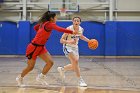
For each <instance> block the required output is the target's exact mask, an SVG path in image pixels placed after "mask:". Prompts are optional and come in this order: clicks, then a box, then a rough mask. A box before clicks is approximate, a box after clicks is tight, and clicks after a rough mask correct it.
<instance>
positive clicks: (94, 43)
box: [88, 39, 98, 50]
mask: <svg viewBox="0 0 140 93" xmlns="http://www.w3.org/2000/svg"><path fill="white" fill-rule="evenodd" d="M88 47H89V48H90V49H93V50H95V49H96V48H97V47H98V41H97V40H96V39H91V40H89V42H88Z"/></svg>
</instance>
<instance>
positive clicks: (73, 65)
mask: <svg viewBox="0 0 140 93" xmlns="http://www.w3.org/2000/svg"><path fill="white" fill-rule="evenodd" d="M72 22H73V25H71V26H69V27H67V29H70V30H73V31H74V30H75V31H78V33H79V34H76V35H75V34H67V33H64V34H63V35H62V37H61V39H60V43H62V44H63V52H64V53H65V55H66V57H68V59H69V60H70V64H68V65H66V66H64V67H58V68H57V70H58V71H59V73H60V76H61V77H62V79H64V78H65V74H64V72H65V71H68V70H72V71H74V72H76V76H77V77H78V80H79V83H78V85H79V86H81V87H86V86H87V84H86V83H85V82H84V80H83V79H82V77H81V75H80V68H79V63H78V61H79V50H78V42H79V39H81V40H84V41H86V42H88V41H89V39H88V38H86V37H85V36H84V35H83V31H84V29H83V28H82V27H81V26H80V23H81V18H80V17H74V18H73V20H72Z"/></svg>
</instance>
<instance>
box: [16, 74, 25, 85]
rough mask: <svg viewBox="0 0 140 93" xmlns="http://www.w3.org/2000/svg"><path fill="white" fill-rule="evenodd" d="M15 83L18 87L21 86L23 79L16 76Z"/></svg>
mask: <svg viewBox="0 0 140 93" xmlns="http://www.w3.org/2000/svg"><path fill="white" fill-rule="evenodd" d="M16 81H17V83H18V86H22V85H23V78H22V77H21V76H17V77H16Z"/></svg>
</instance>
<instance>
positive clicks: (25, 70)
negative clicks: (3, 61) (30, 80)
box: [21, 59, 36, 77]
mask: <svg viewBox="0 0 140 93" xmlns="http://www.w3.org/2000/svg"><path fill="white" fill-rule="evenodd" d="M35 62H36V61H35V60H33V59H30V60H28V61H27V64H28V65H27V67H26V68H25V69H24V70H23V71H22V73H21V77H24V76H25V75H26V74H28V73H29V72H30V71H32V70H33V68H34V65H35Z"/></svg>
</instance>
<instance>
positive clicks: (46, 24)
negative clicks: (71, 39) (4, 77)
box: [16, 11, 77, 86]
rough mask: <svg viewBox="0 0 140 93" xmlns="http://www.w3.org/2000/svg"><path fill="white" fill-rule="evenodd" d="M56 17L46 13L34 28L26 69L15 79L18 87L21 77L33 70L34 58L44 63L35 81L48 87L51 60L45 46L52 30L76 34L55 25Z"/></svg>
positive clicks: (20, 84) (27, 54)
mask: <svg viewBox="0 0 140 93" xmlns="http://www.w3.org/2000/svg"><path fill="white" fill-rule="evenodd" d="M56 20H57V16H56V14H55V13H53V12H50V11H47V12H45V13H44V14H43V15H42V17H41V18H40V19H39V21H38V24H37V25H35V26H34V30H35V31H36V36H35V37H34V38H33V40H32V41H31V43H30V44H29V45H28V46H27V49H26V57H27V58H28V61H27V64H28V65H27V67H26V68H25V69H24V70H23V71H22V73H21V74H20V75H19V76H18V77H17V78H16V81H17V83H18V86H22V85H23V77H24V76H25V75H26V74H28V73H29V72H30V71H32V70H33V68H34V66H35V63H36V58H37V56H39V57H40V58H41V59H42V60H44V61H45V63H46V65H45V66H44V68H43V70H42V73H41V74H39V75H38V76H37V77H36V80H37V81H39V82H40V83H41V84H43V85H48V84H47V82H46V80H45V79H46V74H47V72H48V71H49V70H50V68H51V67H52V66H53V63H54V62H53V60H52V57H51V55H50V54H49V52H48V51H47V49H46V47H45V44H46V42H47V41H48V39H49V37H50V35H51V33H52V30H53V29H54V30H57V31H59V32H64V33H69V34H76V32H77V31H72V30H68V29H65V28H62V27H59V26H57V25H56Z"/></svg>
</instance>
